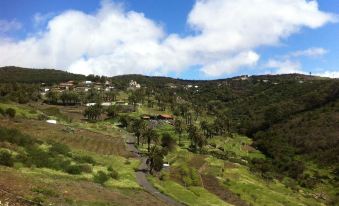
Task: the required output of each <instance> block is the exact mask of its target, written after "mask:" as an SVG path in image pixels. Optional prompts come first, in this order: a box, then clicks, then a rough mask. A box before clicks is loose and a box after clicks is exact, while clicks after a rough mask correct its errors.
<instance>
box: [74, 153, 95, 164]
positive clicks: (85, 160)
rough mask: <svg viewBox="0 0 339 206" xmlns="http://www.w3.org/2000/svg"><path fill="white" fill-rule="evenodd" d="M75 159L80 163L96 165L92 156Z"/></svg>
mask: <svg viewBox="0 0 339 206" xmlns="http://www.w3.org/2000/svg"><path fill="white" fill-rule="evenodd" d="M73 159H74V160H75V161H77V162H79V163H88V164H93V165H94V164H96V162H95V160H94V159H93V157H91V156H87V155H85V156H80V155H73Z"/></svg>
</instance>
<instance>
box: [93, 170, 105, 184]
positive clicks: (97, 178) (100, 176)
mask: <svg viewBox="0 0 339 206" xmlns="http://www.w3.org/2000/svg"><path fill="white" fill-rule="evenodd" d="M93 180H94V182H95V183H98V184H101V185H104V184H105V182H107V181H108V180H109V176H108V175H107V174H106V173H105V172H103V171H99V172H98V173H96V174H95V175H94V176H93Z"/></svg>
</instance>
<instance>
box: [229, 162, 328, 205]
mask: <svg viewBox="0 0 339 206" xmlns="http://www.w3.org/2000/svg"><path fill="white" fill-rule="evenodd" d="M224 178H225V179H226V181H224V186H225V187H227V188H229V189H230V190H231V191H233V192H235V193H237V194H239V195H240V197H241V198H242V199H244V200H245V201H247V202H250V203H251V204H253V205H258V206H262V205H267V206H278V205H281V206H294V205H295V206H297V205H299V206H302V205H305V206H313V205H314V206H315V205H322V204H321V203H319V202H317V201H316V200H314V199H312V198H307V197H305V196H306V195H304V194H303V193H301V192H295V191H292V190H291V189H288V188H287V187H285V185H283V184H282V183H280V182H278V181H275V182H266V181H264V180H262V179H260V178H258V177H257V176H255V175H253V174H252V173H250V172H249V171H248V169H247V168H245V167H243V166H241V167H238V168H227V169H225V172H224Z"/></svg>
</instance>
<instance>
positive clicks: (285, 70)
mask: <svg viewBox="0 0 339 206" xmlns="http://www.w3.org/2000/svg"><path fill="white" fill-rule="evenodd" d="M326 53H328V51H327V50H326V49H324V48H309V49H305V50H298V51H294V52H290V53H288V54H286V55H284V56H280V57H278V58H275V59H269V60H268V62H267V63H266V64H265V65H264V67H265V68H274V69H276V71H275V73H277V74H290V73H299V74H304V73H305V72H304V71H303V70H302V65H301V63H300V60H299V58H301V57H308V58H313V57H321V56H324V55H325V54H326ZM326 74H328V72H327V73H326ZM318 76H325V73H324V74H319V75H318Z"/></svg>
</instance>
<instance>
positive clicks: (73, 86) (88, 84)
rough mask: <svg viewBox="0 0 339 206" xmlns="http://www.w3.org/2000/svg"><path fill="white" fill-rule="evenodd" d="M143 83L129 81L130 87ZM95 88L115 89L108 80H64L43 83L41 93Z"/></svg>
mask: <svg viewBox="0 0 339 206" xmlns="http://www.w3.org/2000/svg"><path fill="white" fill-rule="evenodd" d="M140 88H141V85H140V84H139V83H137V82H136V81H134V80H131V81H130V83H129V89H140ZM91 89H94V90H96V91H104V92H109V91H113V90H114V86H113V85H112V82H110V81H106V82H104V83H101V82H92V81H82V82H75V81H68V82H62V83H60V84H58V85H54V86H46V85H45V84H44V83H43V84H42V85H41V94H42V95H45V94H46V93H47V92H49V91H54V92H63V91H76V92H88V91H89V90H91Z"/></svg>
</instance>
